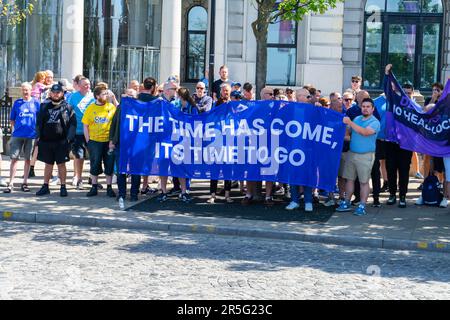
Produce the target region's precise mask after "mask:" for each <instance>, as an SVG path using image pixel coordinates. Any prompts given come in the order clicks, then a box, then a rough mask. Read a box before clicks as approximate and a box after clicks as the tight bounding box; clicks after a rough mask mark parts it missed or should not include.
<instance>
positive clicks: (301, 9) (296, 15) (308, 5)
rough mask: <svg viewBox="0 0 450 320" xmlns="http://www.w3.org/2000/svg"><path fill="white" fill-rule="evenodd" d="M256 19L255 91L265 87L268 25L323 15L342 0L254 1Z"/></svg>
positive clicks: (253, 24) (254, 23)
mask: <svg viewBox="0 0 450 320" xmlns="http://www.w3.org/2000/svg"><path fill="white" fill-rule="evenodd" d="M254 1H255V2H256V5H257V9H258V18H257V20H256V21H254V22H253V23H252V28H253V33H254V35H255V37H256V43H257V49H256V50H257V63H256V91H257V94H258V95H259V92H260V91H261V89H262V88H264V87H265V86H266V77H267V37H268V30H269V25H270V24H274V23H276V22H278V21H280V20H284V21H286V20H287V21H289V20H290V21H301V20H302V19H303V17H304V16H305V15H307V14H314V13H321V14H323V13H325V12H326V11H327V10H328V9H331V8H335V7H336V5H337V3H338V2H343V0H283V1H279V0H254Z"/></svg>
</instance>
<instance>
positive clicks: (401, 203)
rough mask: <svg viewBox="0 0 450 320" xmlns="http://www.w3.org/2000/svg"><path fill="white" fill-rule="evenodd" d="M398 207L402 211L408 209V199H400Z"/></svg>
mask: <svg viewBox="0 0 450 320" xmlns="http://www.w3.org/2000/svg"><path fill="white" fill-rule="evenodd" d="M398 207H399V208H400V209H405V208H406V197H400V202H399V204H398Z"/></svg>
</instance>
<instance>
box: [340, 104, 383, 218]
mask: <svg viewBox="0 0 450 320" xmlns="http://www.w3.org/2000/svg"><path fill="white" fill-rule="evenodd" d="M361 111H362V116H358V117H356V118H355V120H353V121H352V120H350V118H349V117H345V118H344V123H345V124H346V125H348V126H349V130H348V133H349V135H351V139H350V151H349V152H348V154H347V159H346V161H345V168H344V174H343V176H344V178H345V179H346V180H347V182H346V185H345V191H346V195H345V201H344V202H342V203H341V204H340V206H339V208H338V209H337V211H338V212H348V211H350V210H351V206H352V205H351V203H350V199H351V197H352V195H353V192H354V190H355V181H356V178H358V179H359V184H360V187H361V189H360V190H361V202H360V204H359V207H358V208H357V209H356V211H355V215H357V216H363V215H365V214H366V203H367V198H368V197H369V193H370V186H369V182H370V176H371V172H372V167H373V164H374V162H375V151H376V141H377V135H378V132H379V131H380V126H381V125H380V121H378V119H377V118H375V117H374V115H373V114H374V111H375V104H374V102H373V100H372V99H370V98H367V99H364V100H363V101H362V103H361Z"/></svg>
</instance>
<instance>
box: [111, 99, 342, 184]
mask: <svg viewBox="0 0 450 320" xmlns="http://www.w3.org/2000/svg"><path fill="white" fill-rule="evenodd" d="M121 109H122V111H121V142H120V145H121V149H120V150H121V151H120V152H121V153H120V169H119V170H120V172H121V173H128V174H137V175H144V176H148V175H154V176H174V177H180V178H192V179H213V180H241V181H242V180H245V181H276V182H282V183H289V184H294V185H303V186H310V187H318V188H321V189H324V190H327V191H334V189H335V184H336V177H337V173H338V169H339V162H340V159H341V152H342V145H343V141H344V135H345V125H344V124H343V122H342V119H343V116H342V115H341V114H339V113H337V112H335V111H332V110H327V109H324V108H318V107H314V106H312V105H308V104H299V103H288V102H284V101H246V102H231V103H228V104H223V105H221V106H219V107H215V108H213V110H212V111H210V112H208V113H204V114H201V115H188V114H184V113H182V112H181V111H180V110H179V109H177V108H176V107H174V106H173V105H171V104H169V103H167V102H166V101H164V100H162V99H158V100H155V101H153V102H149V103H144V102H140V101H137V100H134V99H131V98H125V99H123V100H122V104H121Z"/></svg>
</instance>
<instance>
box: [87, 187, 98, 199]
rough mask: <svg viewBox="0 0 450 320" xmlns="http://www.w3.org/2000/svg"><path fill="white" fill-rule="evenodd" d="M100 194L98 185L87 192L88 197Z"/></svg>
mask: <svg viewBox="0 0 450 320" xmlns="http://www.w3.org/2000/svg"><path fill="white" fill-rule="evenodd" d="M97 195H98V189H97V186H94V185H93V186H92V187H91V190H89V192H88V193H87V194H86V197H88V198H90V197H95V196H97Z"/></svg>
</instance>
